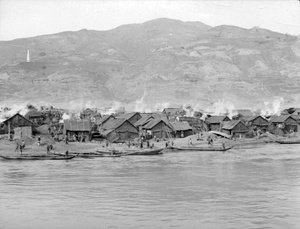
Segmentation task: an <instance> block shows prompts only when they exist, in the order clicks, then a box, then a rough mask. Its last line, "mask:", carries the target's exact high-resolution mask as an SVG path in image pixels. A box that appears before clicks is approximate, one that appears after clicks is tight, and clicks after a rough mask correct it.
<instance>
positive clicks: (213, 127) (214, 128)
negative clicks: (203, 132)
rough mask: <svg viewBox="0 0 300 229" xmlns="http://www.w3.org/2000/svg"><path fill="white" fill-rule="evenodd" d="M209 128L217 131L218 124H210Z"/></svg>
mask: <svg viewBox="0 0 300 229" xmlns="http://www.w3.org/2000/svg"><path fill="white" fill-rule="evenodd" d="M209 129H210V130H214V131H219V130H220V124H219V123H218V124H210V125H209Z"/></svg>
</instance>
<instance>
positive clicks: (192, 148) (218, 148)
mask: <svg viewBox="0 0 300 229" xmlns="http://www.w3.org/2000/svg"><path fill="white" fill-rule="evenodd" d="M169 148H170V149H173V150H181V151H227V150H230V149H232V148H233V146H230V147H225V148H223V147H221V146H208V147H197V146H181V147H176V146H170V147H169Z"/></svg>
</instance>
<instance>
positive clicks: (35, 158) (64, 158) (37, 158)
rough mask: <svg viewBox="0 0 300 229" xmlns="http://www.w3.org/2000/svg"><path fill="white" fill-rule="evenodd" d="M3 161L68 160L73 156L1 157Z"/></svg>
mask: <svg viewBox="0 0 300 229" xmlns="http://www.w3.org/2000/svg"><path fill="white" fill-rule="evenodd" d="M0 157H1V158H3V159H5V160H70V159H72V158H74V157H75V156H73V155H70V156H60V155H18V156H1V155H0Z"/></svg>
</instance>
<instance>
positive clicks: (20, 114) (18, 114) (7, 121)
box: [3, 113, 33, 124]
mask: <svg viewBox="0 0 300 229" xmlns="http://www.w3.org/2000/svg"><path fill="white" fill-rule="evenodd" d="M17 115H18V116H20V117H22V118H24V119H25V120H26V121H28V122H30V123H31V124H33V122H31V121H30V120H28V119H27V118H25V117H24V116H23V115H21V114H19V113H16V114H14V115H13V116H11V117H10V118H8V119H6V120H5V121H3V123H6V122H8V121H9V120H11V119H13V118H14V117H15V116H17Z"/></svg>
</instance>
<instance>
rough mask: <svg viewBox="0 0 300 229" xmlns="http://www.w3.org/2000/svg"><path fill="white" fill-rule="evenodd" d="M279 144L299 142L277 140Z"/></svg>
mask: <svg viewBox="0 0 300 229" xmlns="http://www.w3.org/2000/svg"><path fill="white" fill-rule="evenodd" d="M276 142H277V143H279V144H300V141H299V140H298V141H288V140H277V141H276Z"/></svg>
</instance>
